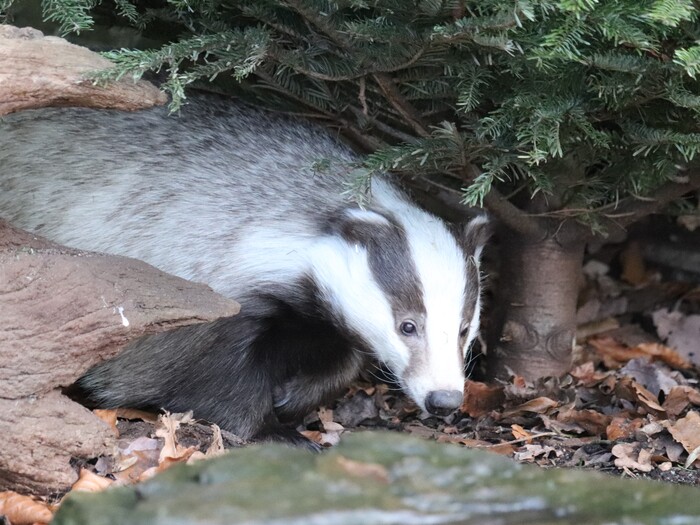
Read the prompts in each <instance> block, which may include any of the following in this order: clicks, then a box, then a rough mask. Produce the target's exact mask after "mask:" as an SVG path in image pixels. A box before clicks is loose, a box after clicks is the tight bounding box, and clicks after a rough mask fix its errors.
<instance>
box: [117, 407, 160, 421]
mask: <svg viewBox="0 0 700 525" xmlns="http://www.w3.org/2000/svg"><path fill="white" fill-rule="evenodd" d="M117 417H120V418H122V419H140V420H141V421H147V422H149V423H155V422H156V421H158V414H154V413H153V412H146V411H145V410H138V409H135V408H117Z"/></svg>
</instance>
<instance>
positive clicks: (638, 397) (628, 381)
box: [615, 376, 666, 416]
mask: <svg viewBox="0 0 700 525" xmlns="http://www.w3.org/2000/svg"><path fill="white" fill-rule="evenodd" d="M615 394H616V395H617V397H619V398H620V399H626V400H627V401H631V402H632V403H635V404H636V405H638V406H640V407H642V408H644V409H645V410H646V411H647V412H649V413H651V414H654V415H657V416H665V415H666V411H665V410H664V407H662V406H661V405H660V404H659V400H658V398H657V397H656V396H655V395H654V394H652V393H651V392H649V391H648V390H647V389H646V388H644V387H643V386H642V385H640V384H639V383H637V382H636V381H634V380H633V379H632V378H631V377H628V376H623V377H622V378H620V380H619V381H618V382H617V384H616V385H615Z"/></svg>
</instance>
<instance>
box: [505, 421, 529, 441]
mask: <svg viewBox="0 0 700 525" xmlns="http://www.w3.org/2000/svg"><path fill="white" fill-rule="evenodd" d="M510 428H511V432H512V433H513V437H514V438H515V439H518V440H520V439H525V440H527V442H528V443H532V434H531V433H530V432H528V431H527V430H525V429H524V428H523V427H521V426H520V425H511V426H510Z"/></svg>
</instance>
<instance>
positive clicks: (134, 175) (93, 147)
mask: <svg viewBox="0 0 700 525" xmlns="http://www.w3.org/2000/svg"><path fill="white" fill-rule="evenodd" d="M76 137H77V138H78V140H79V141H80V147H79V148H75V147H73V146H72V144H71V141H73V140H76ZM86 152H89V153H88V154H86ZM271 152H274V153H271ZM329 158H332V159H333V162H332V164H331V167H330V169H329V170H326V171H323V172H322V173H321V172H319V173H314V172H313V170H312V169H311V168H312V165H313V164H314V163H315V162H318V161H319V160H323V159H329ZM352 159H353V155H352V154H351V153H350V151H349V150H348V149H347V148H346V147H345V146H343V145H341V144H340V143H339V142H337V141H335V140H333V138H332V137H331V136H330V135H329V134H328V133H327V132H325V130H322V129H320V128H318V127H315V126H313V125H310V124H308V123H306V122H303V121H299V120H294V119H288V118H285V117H282V116H277V115H273V114H270V113H268V112H264V111H260V110H256V109H254V108H250V107H247V106H244V105H242V104H237V103H232V102H231V101H230V100H225V99H220V98H218V97H213V96H206V97H192V98H191V99H190V100H189V103H188V104H187V105H186V106H185V107H184V108H183V109H182V114H181V115H180V116H177V115H173V116H167V109H166V108H164V107H161V108H154V109H151V110H146V111H141V112H137V113H124V112H114V111H96V110H90V109H42V110H36V111H27V112H24V113H21V114H17V115H11V116H8V117H5V118H3V119H2V120H0V167H1V173H0V216H3V217H4V218H6V219H8V220H9V221H10V222H12V223H14V224H15V225H17V226H20V227H23V228H25V229H28V230H32V231H35V232H37V233H40V234H42V235H45V236H47V237H49V238H51V239H53V240H56V241H58V242H61V243H63V244H66V245H69V246H74V247H77V248H82V249H87V250H95V251H104V252H112V253H119V254H123V255H129V256H132V257H136V258H139V259H142V260H145V261H147V262H150V263H151V264H154V265H155V266H158V267H160V268H162V269H163V270H165V271H168V272H171V273H174V274H177V275H179V276H181V277H184V278H189V279H194V280H199V281H205V282H208V283H209V284H210V285H211V286H212V287H213V288H215V289H217V290H218V291H220V292H221V293H224V294H225V295H228V296H230V297H234V298H237V297H238V296H239V295H240V292H241V290H240V289H239V288H238V286H237V283H238V282H239V281H240V282H246V283H248V284H249V283H250V279H252V278H256V277H259V274H260V272H259V269H258V268H255V269H252V268H251V269H249V268H247V263H246V260H247V259H246V258H245V257H244V256H243V255H242V254H236V253H232V252H231V250H230V246H231V245H232V244H234V242H235V241H236V240H238V239H237V236H239V235H240V234H241V232H242V231H246V232H249V233H251V232H252V231H253V230H255V231H256V232H258V234H259V235H258V236H259V237H262V238H263V240H264V239H265V236H266V232H267V235H269V236H275V238H277V239H279V238H281V237H284V236H290V237H292V238H293V239H299V238H301V239H303V238H304V237H305V236H310V235H314V234H317V233H318V231H319V228H320V227H321V223H322V222H323V220H324V219H325V217H327V216H328V215H329V214H332V213H333V211H334V210H336V209H337V208H339V207H341V206H343V205H344V201H343V198H342V196H341V192H342V190H343V185H342V181H343V178H344V175H345V174H346V172H347V171H348V168H347V165H346V163H347V162H348V161H351V160H352ZM46 177H50V178H51V179H52V180H51V183H50V184H46V180H45V178H46ZM261 179H262V180H264V184H261V183H260V180H261ZM80 185H88V186H90V187H89V188H85V187H82V188H79V191H76V188H77V187H78V186H80ZM103 188H108V189H109V191H108V192H104V190H103ZM193 188H196V190H195V191H193ZM86 190H87V191H86ZM93 190H94V196H91V193H92V192H93ZM173 210H174V211H173ZM86 216H90V217H91V219H90V224H91V225H92V227H95V225H101V226H100V228H101V231H99V232H94V235H90V234H89V233H87V232H85V231H84V228H85V227H86V225H85V217H86ZM209 217H211V218H210V219H209V220H207V218H209ZM200 219H203V220H200ZM212 221H216V222H215V224H212ZM200 223H203V224H209V225H211V226H214V227H211V228H210V229H208V230H207V229H202V228H199V227H198V226H197V224H200ZM145 224H147V227H146V226H144V225H145ZM272 232H274V233H272ZM251 235H252V233H251ZM268 240H269V239H268ZM261 242H262V241H261ZM156 244H157V245H158V246H157V249H155V248H154V246H155V245H156ZM270 251H271V256H273V255H274V249H272V248H270ZM163 252H166V253H169V254H170V255H169V257H168V260H165V259H163V258H162V257H161V256H160V255H159V254H161V253H163ZM173 253H182V254H183V256H182V258H181V260H180V261H173V260H172V259H173V257H172V254H173ZM186 254H190V256H189V257H188V256H187V255H186ZM192 254H194V255H195V256H194V257H192V256H191V255H192ZM237 255H240V257H238V256H237ZM258 256H259V254H258ZM193 260H196V261H197V262H192V261H193ZM222 265H228V266H229V268H227V269H226V270H225V271H222ZM222 274H227V275H228V276H229V277H230V276H239V278H237V279H230V278H229V279H227V282H220V281H218V280H217V279H216V276H217V275H222Z"/></svg>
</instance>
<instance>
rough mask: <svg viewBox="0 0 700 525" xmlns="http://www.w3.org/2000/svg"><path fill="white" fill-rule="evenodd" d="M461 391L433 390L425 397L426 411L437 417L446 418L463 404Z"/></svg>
mask: <svg viewBox="0 0 700 525" xmlns="http://www.w3.org/2000/svg"><path fill="white" fill-rule="evenodd" d="M462 399H463V394H462V392H461V391H460V390H433V391H432V392H428V395H427V396H425V409H426V410H427V411H428V412H430V413H431V414H433V415H435V416H446V415H448V414H449V413H450V412H452V411H453V410H456V409H457V408H459V406H460V405H461V404H462Z"/></svg>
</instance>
